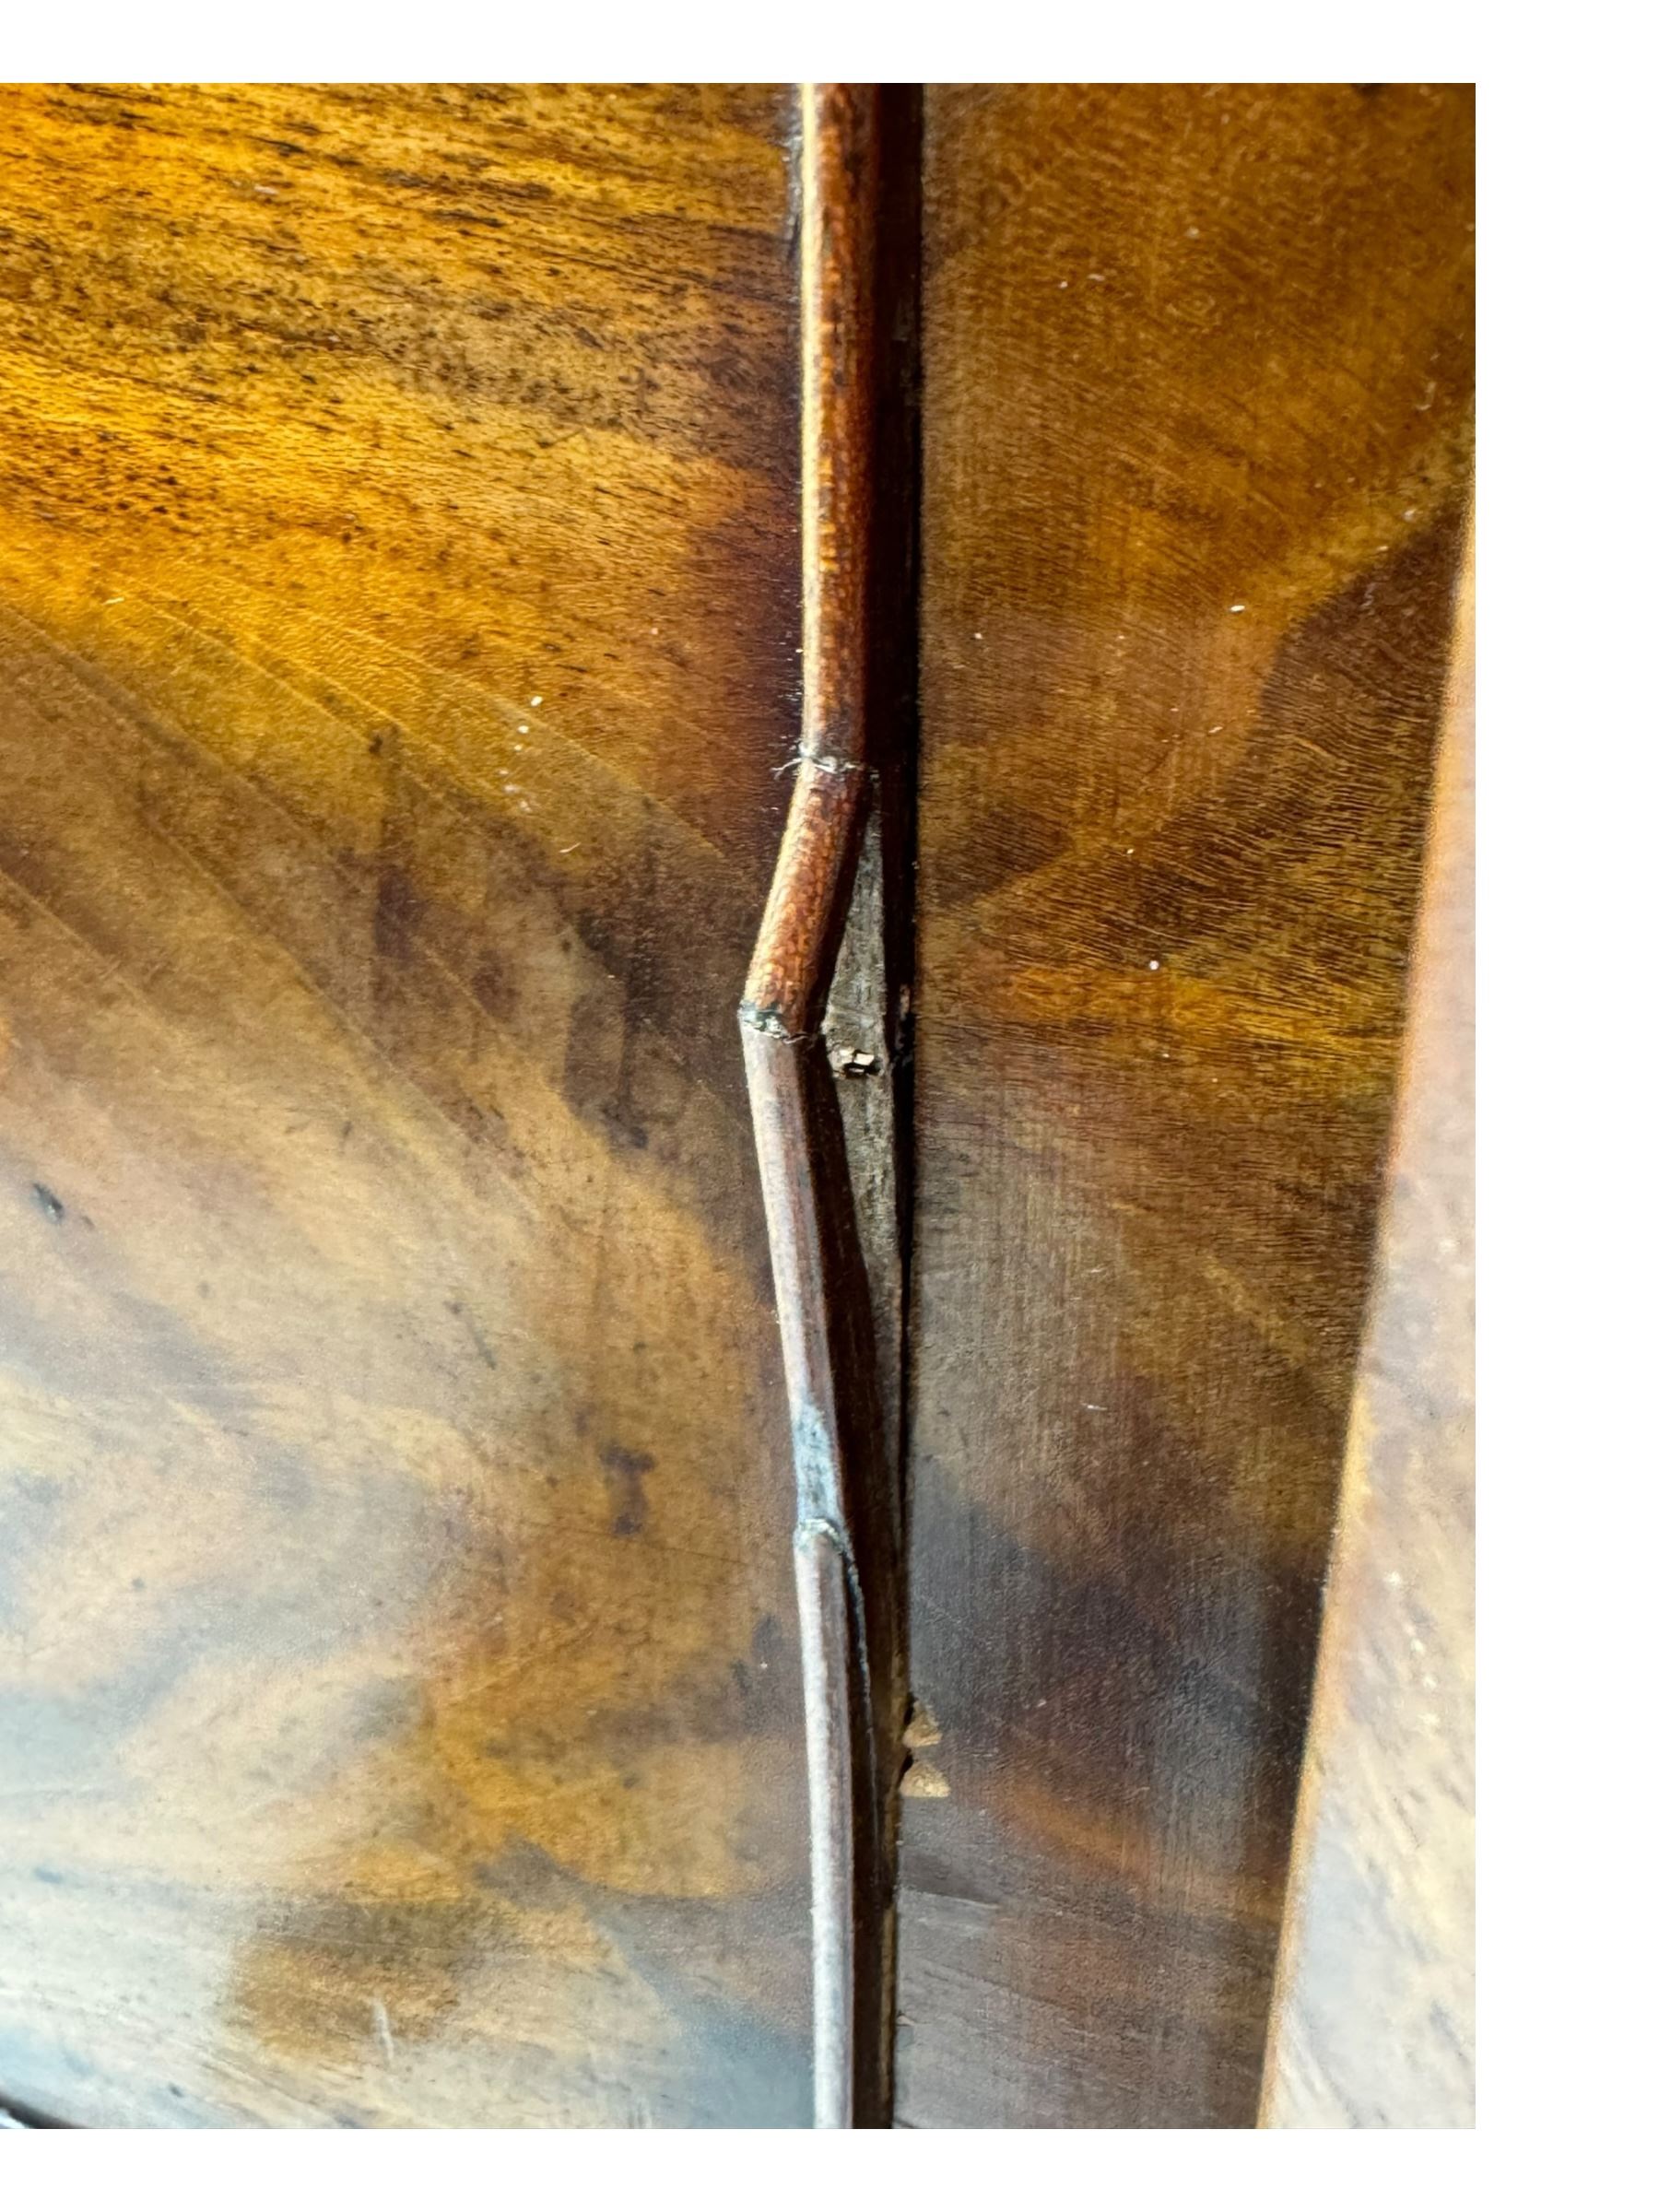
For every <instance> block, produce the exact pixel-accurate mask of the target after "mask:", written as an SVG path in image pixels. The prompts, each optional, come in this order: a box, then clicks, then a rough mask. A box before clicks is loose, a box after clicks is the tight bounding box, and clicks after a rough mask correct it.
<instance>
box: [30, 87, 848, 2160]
mask: <svg viewBox="0 0 1659 2212" xmlns="http://www.w3.org/2000/svg"><path fill="white" fill-rule="evenodd" d="M788 120H789V112H788V106H787V100H786V97H785V96H784V95H782V93H780V92H778V91H775V90H760V91H748V90H745V89H742V88H694V89H684V90H677V89H675V88H652V89H648V90H642V91H641V90H619V89H615V88H589V89H584V88H507V89H492V88H482V87H468V88H439V89H420V88H406V87H400V88H367V89H354V88H341V87H330V88H301V89H294V88H280V87H278V88H264V87H262V88H241V89H229V90H225V89H203V88H159V89H157V88H150V89H140V90H126V89H119V88H97V87H93V88H26V89H18V88H13V89H11V90H9V91H8V92H6V95H5V98H4V123H5V128H4V131H3V132H0V438H3V441H4V443H3V448H0V471H3V477H4V484H5V503H6V525H5V529H4V532H3V533H0V868H3V869H4V877H3V878H0V933H3V935H4V941H5V954H4V960H5V969H4V974H5V982H4V991H3V995H0V1010H3V1012H4V1034H5V1061H4V1084H3V1088H0V1206H3V1207H4V1211H5V1218H6V1227H5V1234H4V1240H3V1241H0V1272H3V1282H0V1299H3V1300H4V1321H3V1329H4V1359H3V1362H0V1444H3V1447H4V1460H3V1470H4V1472H3V1479H4V1485H5V1487H4V1489H3V1490H0V1531H3V1558H4V1567H5V1585H4V1595H3V1599H0V1606H3V1609H0V2093H3V2094H8V2095H11V2096H13V2097H16V2098H18V2099H19V2100H23V2101H25V2102H26V2103H29V2104H30V2105H33V2106H36V2107H38V2108H40V2109H41V2110H42V2111H44V2112H48V2113H55V2114H58V2115H60V2116H62V2117H64V2118H66V2119H69V2120H71V2121H76V2122H80V2123H93V2124H98V2123H111V2122H132V2123H138V2124H201V2125H223V2124H331V2123H340V2124H359V2125H365V2124H366V2125H374V2124H450V2125H463V2124H507V2125H512V2124H555V2123H585V2122H606V2123H612V2124H617V2123H626V2124H635V2123H641V2124H642V2123H653V2124H673V2123H682V2124H684V2123H693V2122H709V2121H724V2122H733V2123H751V2122H760V2123H780V2122H796V2121H799V2120H802V2119H803V2118H805V2116H806V2112H807V2110H808V2084H809V2067H808V2054H807V2050H806V2030H807V2021H806V1997H807V1985H806V1963H807V1960H806V1947H807V1918H806V1896H805V1865H804V1857H805V1820H804V1810H803V1806H802V1789H801V1778H800V1769H801V1759H800V1717H799V1694H800V1693H799V1680H798V1672H797V1657H796V1646H795V1637H794V1627H793V1621H792V1615H793V1599H792V1594H791V1589H790V1565H789V1546H788V1506H787V1498H788V1491H789V1483H788V1471H787V1470H788V1437H787V1427H786V1419H785V1418H784V1414H783V1398H782V1381H781V1377H780V1375H779V1372H778V1359H777V1351H776V1344H775V1331H774V1326H773V1324H772V1321H771V1313H770V1303H769V1301H770V1285H769V1281H768V1269H767V1254H766V1245H765V1236H764V1228H763V1223H762V1220H761V1213H760V1205H759V1191H758V1187H757V1184H756V1181H755V1176H754V1171H753V1164H752V1159H751V1154H750V1135H749V1127H748V1116H747V1107H746V1103H745V1098H744V1088H743V1075H742V1065H741V1055H740V1051H739V1044H738V1037H737V1030H736V1025H735V1021H734V1019H733V1012H734V1009H735V1006H736V1003H737V999H738V996H739V993H740V989H741V983H742V977H743V971H744V965H745V960H746V957H747V950H748V947H749V946H750V944H751V942H752V940H753V937H754V934H755V929H756V925H757V923H758V920H759V912H760V909H761V905H762V902H763V900H764V896H765V889H766V884H767V880H768V877H769V875H770V870H771V858H772V853H773V850H774V847H775V844H776V840H777V836H778V831H779V827H780V824H781V821H782V806H783V803H784V798H785V796H786V787H784V786H781V785H780V783H779V782H778V780H777V779H776V778H775V776H774V774H773V772H772V771H773V770H774V769H775V768H776V766H777V765H778V763H779V762H780V761H781V760H782V759H783V758H784V757H785V756H786V754H787V752H788V751H789V749H790V746H791V741H792V735H793V731H794V723H795V714H796V703H795V684H796V675H795V672H796V667H797V663H796V660H795V657H794V654H795V646H796V642H797V639H798V627H797V587H796V579H797V524H796V501H797V493H796V483H797V479H796V456H795V411H794V410H795V400H794V384H795V368H794V362H795V306H794V277H793V272H792V269H791V266H790V260H789V241H788V185H787V166H786V159H785V154H784V151H783V144H784V138H785V135H786V131H787V127H788Z"/></svg>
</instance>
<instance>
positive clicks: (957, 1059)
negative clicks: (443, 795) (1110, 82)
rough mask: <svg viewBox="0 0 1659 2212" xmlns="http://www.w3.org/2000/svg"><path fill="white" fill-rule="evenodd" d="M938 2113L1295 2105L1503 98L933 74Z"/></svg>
mask: <svg viewBox="0 0 1659 2212" xmlns="http://www.w3.org/2000/svg"><path fill="white" fill-rule="evenodd" d="M927 138H928V143H927V173H926V223H925V234H924V235H925V261H924V364H925V373H924V402H923V406H924V456H925V458H924V500H923V604H922V626H923V660H922V716H923V762H922V787H921V801H920V813H921V826H922V828H921V879H920V929H921V937H920V957H921V968H920V984H919V995H918V1040H919V1042H918V1051H919V1062H918V1117H919V1147H918V1171H919V1186H918V1226H917V1243H916V1250H915V1255H914V1259H915V1281H916V1304H915V1311H914V1316H913V1327H914V1335H913V1387H914V1394H915V1401H914V1430H913V1460H912V1488H913V1502H912V1511H913V1530H912V1557H911V1578H910V1580H911V1606H912V1677H913V1683H914V1688H915V1690H916V1692H917V1695H918V1698H919V1699H920V1700H921V1702H922V1705H923V1706H924V1709H925V1710H924V1712H922V1713H921V1714H920V1715H919V1716H918V1723H917V1725H916V1726H915V1727H914V1728H913V1729H912V1741H913V1743H914V1746H915V1759H916V1763H915V1766H914V1767H913V1769H912V1773H911V1775H910V1777H909V1781H908V1791H909V1794H908V1797H907V1803H906V1807H905V1820H904V1831H903V1846H902V1868H901V1892H900V2013H901V2022H902V2024H901V2026H900V2047H899V2117H900V2122H901V2124H911V2125H914V2126H939V2125H960V2126H974V2125H994V2124H1023V2125H1060V2124H1103V2125H1139V2126H1218V2125H1248V2124H1250V2123H1251V2122H1252V2120H1253V2117H1254V2113H1255V2109H1256V2100H1257V2091H1258V2087H1259V2079H1260V2072H1261V2062H1262V2051H1263V2040H1264V2034H1265V2019H1266V2011H1267V2002H1268V1991H1269V1984H1270V1981H1271V1976H1272V1971H1273V1962H1274V1956H1275V1947H1276V1941H1277V1927H1278V1921H1279V1913H1280V1902H1281V1897H1282V1891H1283V1883H1284V1874H1285V1862H1286V1853H1287V1848H1288V1838H1289V1831H1290V1825H1291V1816H1292V1807H1293V1804H1294V1799H1295V1790H1296V1777H1297V1767H1298V1754H1299V1747H1300V1738H1301V1731H1302V1722H1303V1714H1304V1710H1305V1704H1306V1699H1307V1691H1308V1680H1309V1674H1310V1669H1311V1664H1312V1651H1313V1641H1314V1634H1315V1630H1316V1626H1317V1616H1318V1597H1319V1589H1320V1582H1321V1577H1322V1574H1323V1571H1324V1562H1325V1557H1326V1549H1327V1545H1328V1540H1329V1535H1330V1528H1331V1519H1332V1510H1333V1496H1334V1490H1335V1481H1336V1476H1337V1472H1338V1468H1339V1465H1340V1461H1341V1456H1342V1449H1343V1438H1344V1432H1345V1430H1346V1427H1347V1410H1348V1404H1349V1396H1350V1391H1351V1385H1352V1378H1353V1370H1354V1363H1355V1357H1356V1350H1357V1346H1358V1342H1359V1331H1360V1324H1361V1313H1362V1307H1363V1302H1364V1292H1365V1285H1366V1279H1367V1272H1368V1267H1369V1265H1370V1258H1371V1243H1372V1233H1373V1216H1374V1210H1375V1206H1376V1200H1377V1194H1378V1188H1379V1179H1380V1172H1381V1166H1382V1155H1383V1149H1384V1146H1385V1143H1386V1138H1387V1132H1388V1125H1389V1116H1390V1102H1391V1096H1392V1090H1393V1085H1394V1068H1395V1061H1396V1055H1397V1040H1398V1035H1399V1030H1400V1027H1401V1018H1402V999H1403V990H1404V982H1405V976H1406V959H1407V949H1408V945H1409V940H1410V933H1411V924H1412V914H1413V909H1414V903H1415V899H1416V894H1417V886H1418V875H1419V868H1420V852H1421V843H1422V835H1423V822H1424V817H1425V813H1426V807H1427V797H1428V792H1429V788H1430V773H1431V764H1432V756H1433V751H1434V743H1435V734H1436V730H1437V727H1438V723H1439V714H1440V700H1441V688H1442V683H1443V679H1444V665H1445V659H1446V652H1447V641H1448V634H1449V630H1450V627H1451V616H1452V604H1453V584H1454V578H1455V574H1456V569H1457V563H1458V557H1459V548H1460V543H1461V538H1462V534H1463V529H1464V515H1465V497H1466V488H1467V473H1468V464H1467V453H1468V438H1469V395H1470V383H1471V374H1472V361H1471V348H1472V336H1471V285H1472V274H1471V270H1472V236H1471V230H1472V215H1473V207H1472V193H1473V181H1472V99H1471V96H1470V94H1469V93H1468V92H1467V90H1466V89H1464V88H1444V87H1432V86H1431V87H1419V86H1365V87H1355V86H1348V85H1336V86H1312V87H1292V88H1283V87H1280V88H1271V87H1269V88H1264V87H1252V88H1206V87H1196V86H1123V87H1112V88H1086V87H1054V86H1021V87H995V88H983V87H953V88H941V89H935V90H933V91H931V92H930V95H929V106H928V133H927Z"/></svg>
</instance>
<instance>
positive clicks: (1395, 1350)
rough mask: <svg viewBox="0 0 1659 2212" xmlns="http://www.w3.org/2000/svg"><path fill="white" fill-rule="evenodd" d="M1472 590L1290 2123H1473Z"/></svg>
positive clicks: (1420, 993) (1469, 587)
mask: <svg viewBox="0 0 1659 2212" xmlns="http://www.w3.org/2000/svg"><path fill="white" fill-rule="evenodd" d="M1473 633H1474V588H1473V571H1472V568H1471V570H1470V571H1469V573H1468V574H1467V575H1466V576H1465V587H1464V592H1463V595H1462V600H1461V604H1460V608H1459V618H1458V630H1457V652H1456V659H1455V664H1454V674H1453V684H1452V688H1451V692H1450V695H1449V698H1448V712H1447V722H1446V737H1445V742H1444V744H1443V746H1442V747H1441V762H1440V770H1439V774H1438V778H1437V783H1436V794H1435V805H1434V821H1433V830H1432V834H1431V837H1430V849H1429V865H1428V868H1427V871H1426V874H1425V877H1424V887H1423V915H1422V923H1421V926H1420V929H1419V933H1418V946H1417V950H1416V954H1415V956H1414V960H1413V971H1412V986H1411V1022H1410V1026H1409V1028H1408V1030H1407V1033H1406V1058H1405V1063H1404V1067H1403V1072H1402V1077H1401V1091H1400V1109H1399V1123H1398V1127H1397V1129H1396V1131H1395V1135H1394V1152H1393V1158H1392V1159H1391V1161H1390V1168H1389V1191H1388V1205H1387V1211H1386V1214H1385V1216H1384V1220H1383V1230H1382V1241H1381V1244H1380V1248H1379V1258H1378V1266H1377V1277H1376V1281H1375V1284H1374V1286H1373V1288H1372V1296H1371V1316H1370V1320H1369V1321H1368V1323H1367V1326H1366V1333H1365V1347H1364V1350H1363V1352H1362V1354H1361V1357H1360V1364H1359V1384H1358V1387H1357V1389H1356V1391H1355V1394H1354V1411H1353V1419H1352V1422H1351V1425H1350V1427H1349V1430H1348V1450H1347V1465H1346V1466H1345V1467H1344V1469H1343V1477H1342V1498H1341V1506H1340V1511H1339V1512H1338V1516H1337V1529H1336V1543H1335V1550H1334V1554H1333V1559H1332V1566H1331V1578H1330V1594H1329V1597H1328V1598H1327V1600H1326V1604H1325V1614H1324V1626H1323V1628H1322V1630H1321V1632H1320V1640H1319V1667H1318V1672H1317V1676H1316V1681H1315V1689H1314V1697H1313V1706H1312V1713H1311V1715H1310V1719H1309V1724H1308V1747H1307V1753H1306V1756H1305V1758H1304V1759H1303V1761H1302V1786H1301V1803H1300V1808H1299V1811H1298V1816H1297V1831H1296V1848H1295V1851H1294V1852H1293V1853H1292V1857H1291V1880H1290V1889H1289V1898H1288V1906H1287V1911H1286V1915H1285V1934H1284V1941H1283V1944H1282V1946H1281V1949H1280V1957H1279V1972H1278V1983H1277V1988H1276V1990H1275V1995H1274V2017H1273V2031H1272V2034H1271V2036H1270V2038H1269V2043H1268V2064H1267V2073H1266V2080H1265V2086H1264V2091H1263V2098H1262V2121H1263V2124H1264V2125H1265V2126H1268V2127H1473V2126H1474V2124H1475V729H1474V713H1475V691H1474V665H1473V663H1474V634H1473Z"/></svg>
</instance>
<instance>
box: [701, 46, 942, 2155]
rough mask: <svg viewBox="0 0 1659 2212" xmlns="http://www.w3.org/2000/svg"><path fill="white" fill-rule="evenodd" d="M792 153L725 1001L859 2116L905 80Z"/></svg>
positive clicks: (871, 1814) (877, 2040) (908, 681)
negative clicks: (771, 1355)
mask: <svg viewBox="0 0 1659 2212" xmlns="http://www.w3.org/2000/svg"><path fill="white" fill-rule="evenodd" d="M799 159H800V202H801V303H802V548H803V553H802V559H803V571H802V609H803V614H802V629H803V647H802V665H803V698H802V718H801V741H800V760H799V766H798V768H797V771H796V781H795V788H794V794H793V797H792V801H791V806H790V811H789V818H788V821H787V824H786V826H785V830H784V835H783V840H782V849H781V851H780V853H779V858H778V864H777V869H776V873H775V875H774V878H773V883H772V889H771V897H770V898H769V900H768V902H767V908H766V912H765V915H764V917H763V919H762V922H761V925H760V932H759V939H758V941H757V944H756V948H755V955H754V959H753V961H752V963H751V967H750V971H749V978H748V982H747V990H746V994H745V1001H744V1006H743V1008H742V1010H741V1012H742V1022H743V1031H744V1053H745V1063H746V1066H747V1074H748V1082H749V1091H750V1100H751V1105H752V1109H753V1113H754V1121H755V1135H756V1145H757V1151H758V1155H759V1167H760V1175H761V1183H762V1188H763V1191H764V1194H765V1199H766V1209H767V1226H768V1232H769V1236H770V1239H771V1253H772V1273H773V1280H774V1286H775V1290H776V1297H777V1304H778V1321H779V1330H780V1335H781V1336H782V1347H783V1361H784V1372H785V1380H786V1383H787V1387H788V1390H789V1397H790V1412H791V1431H792V1436H793V1440H794V1463H795V1487H796V1499H797V1506H796V1539H795V1542H796V1566H797V1591H798V1594H799V1601H800V1606H801V1623H802V1649H803V1666H804V1676H805V1682H806V1706H807V1710H806V1744H807V1766H808V1782H809V1799H810V1818H811V1828H812V1834H811V1845H812V1853H811V1855H812V1870H813V1973H814V2078H815V2089H814V2109H815V2119H816V2124H818V2126H820V2127H846V2126H864V2127H871V2126H874V2127H885V2126H888V2125H890V2124H891V2116H892V2039H893V2025H894V2008H893V1985H894V1964H895V1957H894V1945H895V1931H894V1924H893V1912H894V1896H895V1888H896V1883H895V1871H896V1854H897V1820H898V1802H899V1800H898V1783H899V1778H900V1771H901V1767H902V1762H903V1757H904V1753H903V1747H902V1734H903V1727H904V1720H905V1708H906V1704H907V1681H908V1677H907V1668H906V1664H905V1649H906V1633H905V1603H904V1583H903V1566H902V1561H903V1539H902V1521H903V1514H902V1503H901V1470H902V1466H903V1462H904V1421H905V1409H904V1398H905V1382H904V1376H905V1364H906V1361H905V1312H906V1305H907V1284H906V1276H907V1266H908V1244H909V1209H910V1187H911V1171H910V1159H909V1147H910V1124H911V1111H910V1085H909V1067H910V1022H911V977H912V947H911V936H912V912H913V904H914V898H913V882H912V878H913V867H914V864H913V857H912V855H913V847H914V818H915V816H914V800H913V794H912V782H913V774H914V762H915V759H916V743H915V736H916V732H915V717H916V708H915V701H916V666H915V638H916V629H915V581H916V512H917V486H918V471H917V466H916V463H917V433H916V424H917V407H916V385H917V361H918V358H919V353H918V346H917V337H918V331H917V300H918V295H919V261H920V253H919V244H920V104H919V99H918V97H917V95H916V94H915V92H914V91H913V90H911V89H908V88H877V87H873V86H846V85H829V86H807V87H804V88H802V93H801V132H800V156H799ZM878 484H879V485H880V487H881V491H882V497H881V502H880V505H879V508H878V507H877V500H876V488H877V485H878Z"/></svg>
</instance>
